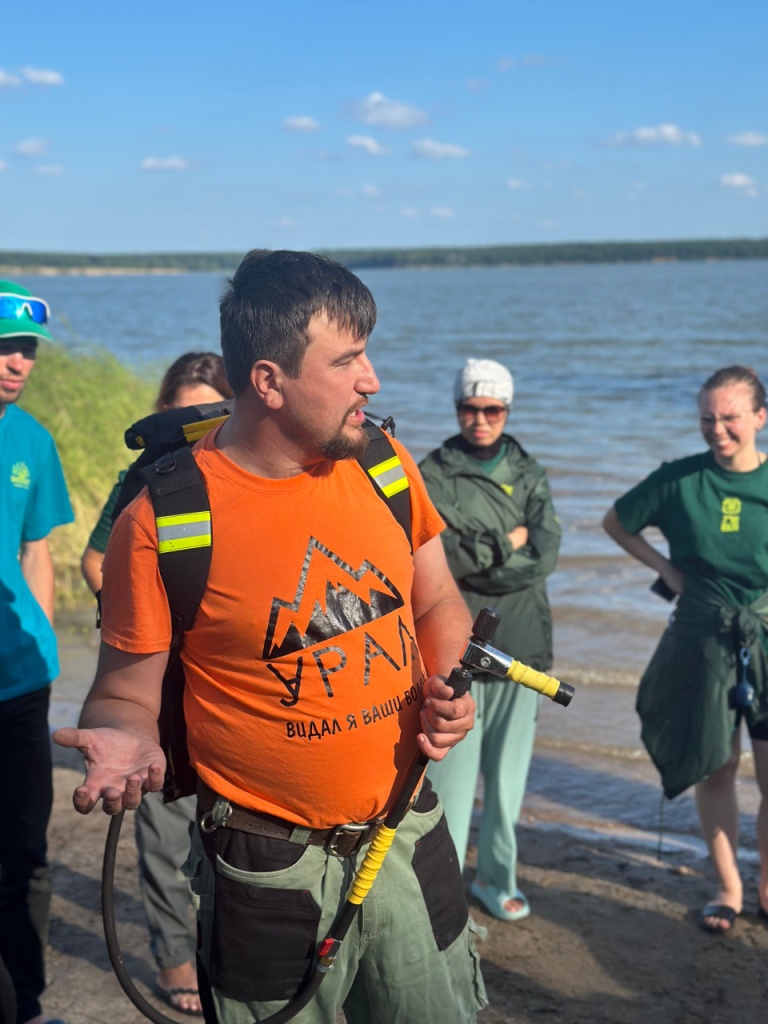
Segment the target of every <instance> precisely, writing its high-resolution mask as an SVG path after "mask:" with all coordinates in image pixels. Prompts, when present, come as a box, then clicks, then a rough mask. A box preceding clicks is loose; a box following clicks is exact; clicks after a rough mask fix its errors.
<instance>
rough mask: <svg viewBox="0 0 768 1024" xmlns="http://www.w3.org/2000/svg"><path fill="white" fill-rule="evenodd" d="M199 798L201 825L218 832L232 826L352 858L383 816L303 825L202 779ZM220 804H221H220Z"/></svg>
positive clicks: (199, 782) (198, 790)
mask: <svg viewBox="0 0 768 1024" xmlns="http://www.w3.org/2000/svg"><path fill="white" fill-rule="evenodd" d="M197 799H198V803H199V806H200V808H201V810H202V811H203V815H202V817H201V819H200V828H201V829H202V830H203V831H204V832H214V831H215V830H216V829H217V828H232V829H236V830H237V831H238V832H248V833H249V834H250V835H254V836H264V837H265V838H267V839H283V840H285V841H286V842H290V843H298V844H299V845H300V846H322V847H323V849H324V850H325V851H326V852H327V853H332V854H334V855H335V856H337V857H349V856H350V855H351V854H353V853H356V852H357V851H358V850H359V849H360V847H361V846H364V845H365V844H366V843H369V842H370V841H371V839H373V837H374V835H375V833H376V830H377V829H378V827H379V825H380V824H381V822H382V821H383V820H384V819H383V818H374V819H373V820H372V821H362V822H356V821H353V822H349V823H348V824H346V825H335V826H332V827H331V828H318V829H308V828H302V827H301V826H300V825H296V824H294V823H293V822H290V821H283V820H282V819H281V818H276V817H274V816H273V815H271V814H261V813H259V812H258V811H251V810H249V809H248V808H247V807H241V806H240V805H239V804H235V803H232V801H231V800H225V799H224V798H223V797H220V796H219V794H218V793H216V792H215V791H214V790H212V789H211V788H210V786H207V785H206V784H205V783H204V782H202V781H201V780H198V784H197ZM217 805H218V806H217Z"/></svg>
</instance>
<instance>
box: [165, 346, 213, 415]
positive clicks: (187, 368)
mask: <svg viewBox="0 0 768 1024" xmlns="http://www.w3.org/2000/svg"><path fill="white" fill-rule="evenodd" d="M196 384H207V385H208V387H210V388H213V389H214V390H215V391H218V392H219V394H220V395H222V396H223V397H224V398H231V397H232V388H231V387H230V386H229V382H228V381H227V377H226V374H225V373H224V360H223V359H222V358H221V356H220V355H217V354H216V353H215V352H185V353H184V355H183V356H179V358H178V359H177V360H175V362H173V363H171V365H170V366H169V367H168V369H167V370H166V371H165V374H164V375H163V379H162V381H161V383H160V391H159V392H158V395H157V401H156V402H155V409H156V410H157V411H158V412H160V411H162V410H163V409H166V408H168V406H169V405H172V404H173V401H174V399H175V397H176V394H177V392H178V391H179V390H180V389H181V388H189V387H194V386H195V385H196Z"/></svg>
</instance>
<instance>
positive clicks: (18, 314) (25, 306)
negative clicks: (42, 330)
mask: <svg viewBox="0 0 768 1024" xmlns="http://www.w3.org/2000/svg"><path fill="white" fill-rule="evenodd" d="M49 314H50V309H49V308H48V303H47V302H44V301H43V300H42V299H36V298H34V296H32V295H12V294H10V293H9V292H0V319H3V320H21V318H22V317H24V316H26V317H29V319H30V320H32V321H34V323H36V324H47V323H48V316H49Z"/></svg>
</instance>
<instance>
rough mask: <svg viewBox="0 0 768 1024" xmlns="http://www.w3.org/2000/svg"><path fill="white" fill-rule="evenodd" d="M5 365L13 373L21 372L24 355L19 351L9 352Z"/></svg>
mask: <svg viewBox="0 0 768 1024" xmlns="http://www.w3.org/2000/svg"><path fill="white" fill-rule="evenodd" d="M6 366H7V367H8V368H9V369H10V370H13V372H14V373H21V372H22V370H23V369H24V356H23V354H22V352H21V351H18V352H10V353H9V354H8V355H7V356H6Z"/></svg>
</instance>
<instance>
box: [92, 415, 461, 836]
mask: <svg viewBox="0 0 768 1024" xmlns="http://www.w3.org/2000/svg"><path fill="white" fill-rule="evenodd" d="M217 433H218V431H217V430H214V431H212V432H211V433H210V434H208V435H207V436H206V437H205V438H204V439H203V440H202V441H200V442H199V443H198V445H197V446H196V449H195V455H196V459H197V462H198V465H199V467H200V469H201V471H202V473H203V477H204V478H205V483H206V487H207V489H208V494H209V498H210V503H211V510H212V517H211V519H212V532H213V546H212V562H211V570H210V574H209V577H208V587H207V589H206V592H205V595H204V597H203V600H202V603H201V605H200V609H199V611H198V613H197V617H196V619H195V623H194V627H193V628H192V629H191V630H190V631H189V632H187V633H186V634H185V635H184V642H183V647H182V660H183V663H184V668H185V674H186V678H187V687H186V691H185V701H184V708H185V715H186V719H187V728H188V737H187V738H188V745H189V752H190V758H191V761H192V764H193V765H194V767H195V769H196V771H197V772H198V774H199V776H200V778H201V779H203V781H205V782H206V783H208V785H209V786H210V787H211V788H212V789H214V790H215V791H216V792H218V793H220V794H222V795H223V796H225V797H227V798H228V799H231V800H233V801H235V802H237V803H239V804H241V805H243V806H245V807H250V808H253V809H254V810H258V811H262V812H266V813H270V814H275V815H277V816H279V817H281V818H286V819H288V820H290V821H295V822H297V823H298V824H300V825H304V826H306V827H309V828H324V827H327V826H330V825H334V824H338V823H339V822H345V821H367V820H368V819H369V818H372V817H375V816H376V815H377V814H380V813H382V812H383V811H384V810H385V809H386V808H387V807H388V805H389V804H390V803H391V802H392V799H393V797H394V796H396V794H397V793H398V792H399V789H400V787H401V785H402V782H403V781H404V776H405V774H406V773H407V771H408V768H409V767H410V765H411V763H412V761H413V758H414V756H415V755H416V753H417V747H416V742H415V737H416V733H417V732H418V731H419V714H418V713H419V709H420V707H421V691H422V687H423V678H424V672H423V667H422V665H421V660H420V657H419V654H418V651H417V649H416V644H415V629H414V624H413V615H412V611H411V600H410V594H411V585H412V580H413V556H412V555H411V552H410V549H409V546H408V542H407V539H406V537H405V534H404V533H403V530H402V528H401V527H400V525H399V524H398V523H397V521H396V520H395V518H394V516H393V515H392V512H391V510H390V509H389V508H388V507H387V505H386V503H385V502H384V501H383V500H382V499H381V498H380V497H378V496H377V495H376V494H375V493H374V490H373V488H372V486H371V484H370V481H369V480H367V479H366V477H365V473H364V471H363V470H362V469H361V467H360V466H359V464H358V463H357V462H356V461H354V460H350V461H344V462H336V463H325V464H323V466H322V467H321V468H319V469H316V470H314V471H311V472H308V473H303V474H301V475H300V476H295V477H290V478H288V479H279V480H272V479H266V478H263V477H257V476H254V475H253V474H251V473H248V472H246V471H245V470H243V469H241V468H240V467H239V466H237V465H235V464H234V463H233V462H232V461H231V460H230V459H228V458H227V457H226V456H225V455H223V454H222V453H221V452H220V451H219V450H218V449H217V448H216V446H215V438H216V434H217ZM394 445H395V447H396V448H397V452H398V455H399V456H400V459H401V461H402V463H403V468H404V469H405V471H406V473H407V475H408V478H409V481H410V494H411V508H412V514H413V531H412V532H413V545H414V550H417V549H418V548H419V547H420V546H421V545H422V544H424V543H426V541H428V540H430V539H431V538H432V537H434V536H436V535H437V534H438V533H439V532H440V530H441V529H442V525H443V524H442V520H441V519H440V517H439V515H438V513H437V512H436V510H435V508H434V506H433V505H432V503H431V502H430V500H429V498H428V496H427V492H426V489H425V488H424V485H423V483H422V480H421V476H420V474H419V471H418V469H417V468H416V465H415V463H414V462H413V460H412V459H411V457H410V456H409V455H408V453H407V452H406V451H405V449H404V448H403V447H402V445H400V444H399V443H398V442H396V441H395V442H394ZM102 600H103V623H102V629H101V633H102V637H103V639H104V640H105V641H106V642H107V643H108V644H111V645H112V646H114V647H117V648H119V649H120V650H123V651H127V652H130V653H135V654H150V653H155V652H158V651H163V650H167V649H168V647H169V645H170V639H171V623H170V614H169V610H168V601H167V598H166V594H165V590H164V588H163V584H162V581H161V578H160V573H159V570H158V565H157V535H156V529H155V521H154V513H153V509H152V505H151V502H150V500H149V498H148V496H147V494H146V492H144V493H143V494H142V495H140V496H139V497H138V498H137V499H136V500H135V501H134V502H133V503H132V504H131V505H130V506H129V507H128V508H127V509H126V511H125V512H124V513H123V515H122V516H121V517H120V518H119V519H118V521H117V523H116V524H115V527H114V530H113V531H112V536H111V537H110V541H109V545H108V548H107V554H106V559H105V563H104V587H103V593H102Z"/></svg>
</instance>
